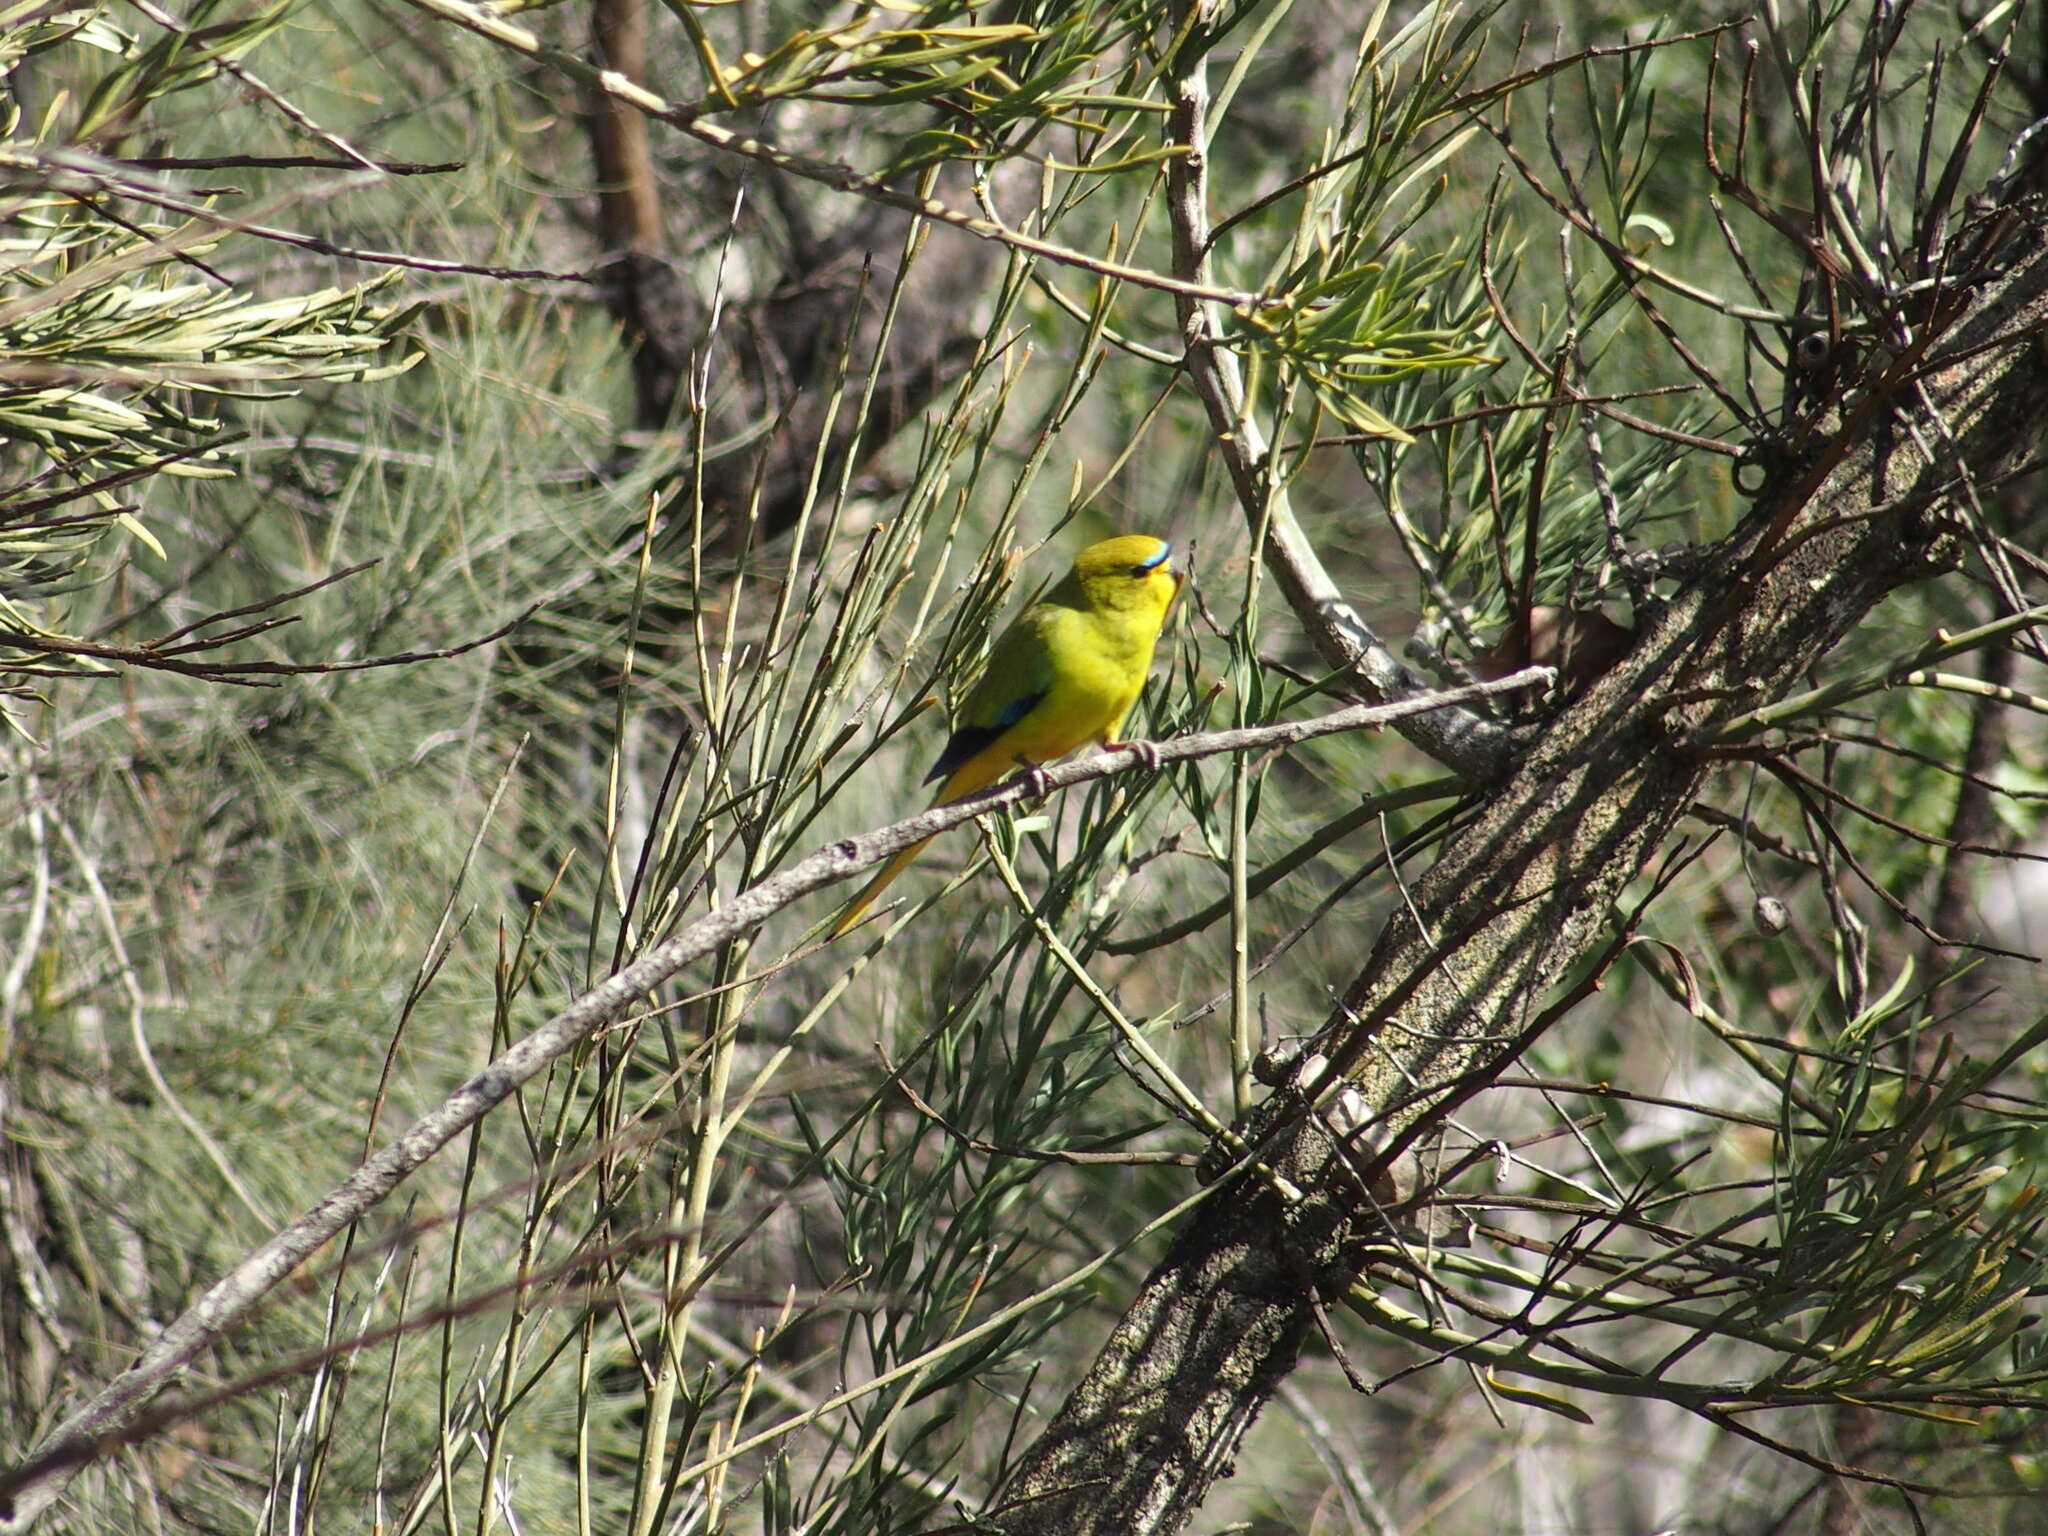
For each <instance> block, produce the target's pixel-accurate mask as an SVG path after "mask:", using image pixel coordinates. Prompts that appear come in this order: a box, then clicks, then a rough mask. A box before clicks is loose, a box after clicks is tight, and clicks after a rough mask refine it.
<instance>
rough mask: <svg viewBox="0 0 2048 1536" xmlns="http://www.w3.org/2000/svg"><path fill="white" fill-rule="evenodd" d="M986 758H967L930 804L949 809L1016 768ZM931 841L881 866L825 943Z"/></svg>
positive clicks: (858, 915)
mask: <svg viewBox="0 0 2048 1536" xmlns="http://www.w3.org/2000/svg"><path fill="white" fill-rule="evenodd" d="M988 757H989V754H987V753H983V754H981V755H980V756H977V757H971V758H969V759H968V760H967V761H966V762H964V763H962V764H961V765H960V766H959V767H958V768H955V769H954V770H953V772H952V773H951V774H950V775H949V776H948V777H947V779H946V782H945V783H943V784H941V785H940V786H939V792H938V793H937V794H936V795H934V796H932V804H933V805H948V804H951V803H952V802H953V801H955V800H965V799H966V798H967V797H968V796H969V795H972V794H978V793H980V792H981V791H982V790H984V789H987V788H988V787H989V785H991V784H993V783H995V781H996V780H997V779H1000V778H1001V777H1002V776H1003V775H1004V774H1006V773H1008V772H1009V771H1010V769H1012V768H1014V767H1015V766H1016V763H1015V761H1014V760H1012V761H1010V762H992V761H988V760H987V759H988ZM930 841H931V839H930V838H926V839H925V840H924V842H922V843H912V844H911V845H910V846H909V847H908V848H906V849H904V850H903V851H902V852H901V853H899V854H897V855H896V856H895V857H894V858H893V859H891V860H890V861H889V862H888V863H886V864H884V865H883V866H882V867H881V869H880V870H878V871H877V872H876V874H875V878H874V879H872V880H870V881H869V882H868V883H867V884H866V885H864V886H862V887H861V890H860V894H859V895H858V896H856V897H854V898H853V900H851V901H849V902H848V903H847V904H846V910H845V911H844V912H842V913H840V914H839V921H838V922H836V923H834V924H833V925H832V931H831V932H830V933H828V934H826V935H825V942H826V943H828V944H829V943H831V942H832V941H833V940H834V939H836V938H838V937H839V936H840V935H841V934H843V933H845V932H846V931H847V930H848V929H849V928H851V927H852V926H853V925H854V924H855V923H857V922H859V921H860V919H861V914H862V913H864V912H866V911H867V909H868V908H869V907H871V906H873V905H874V904H875V898H876V897H877V896H879V895H881V894H882V892H884V891H886V890H887V889H888V888H889V885H890V882H892V881H893V880H895V878H896V877H897V876H898V875H900V874H902V873H903V871H904V870H906V869H908V868H910V865H911V862H912V861H913V860H914V859H916V857H917V856H918V855H919V854H920V853H922V852H924V845H925V843H928V842H930Z"/></svg>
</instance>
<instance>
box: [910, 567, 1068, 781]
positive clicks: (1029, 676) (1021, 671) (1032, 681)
mask: <svg viewBox="0 0 2048 1536" xmlns="http://www.w3.org/2000/svg"><path fill="white" fill-rule="evenodd" d="M1037 617H1038V609H1037V608H1036V607H1032V608H1028V609H1026V610H1025V611H1024V612H1023V613H1022V614H1020V615H1018V618H1017V622H1016V623H1014V624H1012V625H1011V626H1010V627H1009V628H1008V629H1006V630H1004V631H1003V637H1002V639H1000V640H998V641H997V642H996V647H995V650H994V651H992V652H991V653H990V654H989V658H988V670H987V671H985V672H983V673H982V674H981V681H980V682H978V683H976V684H975V685H974V687H973V689H972V690H971V691H970V692H969V693H968V695H967V702H966V703H965V704H963V705H961V707H960V718H959V720H958V722H957V723H956V724H955V725H954V727H953V734H952V735H951V736H950V737H949V738H947V741H946V749H945V751H943V752H941V753H940V754H939V760H938V761H937V762H936V763H934V764H933V765H932V771H931V772H930V773H928V774H926V775H925V779H924V781H925V783H927V784H933V783H937V782H938V781H939V780H940V779H943V778H945V777H946V776H947V775H948V774H950V773H951V772H952V771H953V770H954V769H955V768H958V767H959V766H960V765H961V764H962V763H964V762H966V761H967V760H968V759H969V758H971V757H973V756H975V754H977V753H979V752H981V751H982V750H984V749H985V748H987V747H988V746H990V745H991V744H993V743H994V742H995V741H996V739H997V738H998V737H1000V736H1001V735H1002V734H1003V732H1005V731H1007V730H1009V729H1010V728H1011V727H1012V726H1014V725H1015V724H1016V723H1017V722H1018V721H1020V720H1022V719H1023V718H1024V717H1025V716H1026V715H1028V714H1030V713H1031V711H1032V710H1034V709H1036V708H1037V707H1038V706H1039V705H1040V704H1041V703H1042V702H1044V699H1045V696H1046V694H1048V693H1049V692H1051V691H1052V682H1053V676H1052V651H1051V649H1050V647H1048V646H1047V645H1046V643H1045V637H1044V636H1043V635H1042V634H1040V633H1039V626H1038V624H1037V622H1036V619H1037Z"/></svg>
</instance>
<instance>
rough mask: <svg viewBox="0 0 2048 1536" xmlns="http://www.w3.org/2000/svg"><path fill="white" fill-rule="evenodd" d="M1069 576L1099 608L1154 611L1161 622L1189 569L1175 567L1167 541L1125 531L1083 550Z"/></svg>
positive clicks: (1115, 610) (1117, 611) (1146, 613)
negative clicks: (1183, 569)
mask: <svg viewBox="0 0 2048 1536" xmlns="http://www.w3.org/2000/svg"><path fill="white" fill-rule="evenodd" d="M1069 580H1071V581H1072V582H1073V583H1074V585H1075V586H1077V587H1079V588H1080V589H1081V592H1082V595H1083V597H1084V598H1085V600H1086V601H1087V604H1088V606H1089V607H1091V608H1093V609H1095V610H1096V611H1097V612H1109V613H1130V614H1145V615H1150V616H1151V617H1152V619H1153V622H1154V624H1155V625H1156V624H1163V623H1164V622H1165V621H1166V610H1167V609H1169V608H1171V607H1172V606H1173V600H1174V598H1176V597H1178V596H1179V595H1180V589H1181V583H1183V582H1184V581H1186V580H1187V572H1186V571H1182V570H1176V569H1175V568H1174V564H1173V546H1172V545H1171V544H1169V543H1167V542H1166V540H1164V539H1157V538H1154V537H1153V536H1152V535H1151V534H1149V533H1122V534H1118V535H1117V536H1116V537H1115V538H1113V539H1104V540H1103V541H1102V542H1101V543H1099V544H1090V545H1089V546H1088V547H1087V548H1086V549H1084V550H1082V551H1081V553H1080V555H1079V556H1078V557H1076V559H1075V561H1074V570H1073V574H1072V576H1071V577H1070V578H1069Z"/></svg>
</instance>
